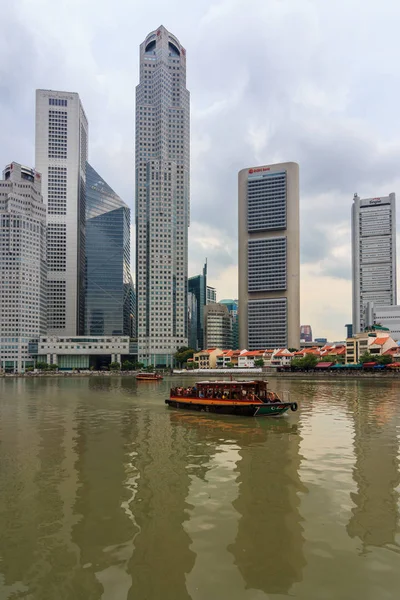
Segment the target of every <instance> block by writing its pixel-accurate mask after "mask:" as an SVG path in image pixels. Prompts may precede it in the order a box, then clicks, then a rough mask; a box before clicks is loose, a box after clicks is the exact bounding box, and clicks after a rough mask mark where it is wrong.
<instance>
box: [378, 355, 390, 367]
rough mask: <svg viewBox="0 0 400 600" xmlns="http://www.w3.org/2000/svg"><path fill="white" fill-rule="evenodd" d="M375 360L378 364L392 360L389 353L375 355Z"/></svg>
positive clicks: (388, 363)
mask: <svg viewBox="0 0 400 600" xmlns="http://www.w3.org/2000/svg"><path fill="white" fill-rule="evenodd" d="M376 362H377V363H378V365H390V363H392V362H393V356H391V355H390V354H384V355H383V356H377V358H376Z"/></svg>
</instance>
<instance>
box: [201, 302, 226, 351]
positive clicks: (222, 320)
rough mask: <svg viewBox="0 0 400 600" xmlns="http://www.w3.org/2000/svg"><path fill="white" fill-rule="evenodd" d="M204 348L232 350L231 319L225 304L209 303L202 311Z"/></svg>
mask: <svg viewBox="0 0 400 600" xmlns="http://www.w3.org/2000/svg"><path fill="white" fill-rule="evenodd" d="M204 338H205V342H204V348H205V349H206V348H221V350H231V349H232V318H231V316H230V314H229V310H228V308H227V307H226V306H225V304H217V303H216V302H210V304H207V306H206V307H205V309H204Z"/></svg>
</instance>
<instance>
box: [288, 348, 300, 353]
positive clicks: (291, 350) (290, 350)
mask: <svg viewBox="0 0 400 600" xmlns="http://www.w3.org/2000/svg"><path fill="white" fill-rule="evenodd" d="M288 350H289V352H298V348H288Z"/></svg>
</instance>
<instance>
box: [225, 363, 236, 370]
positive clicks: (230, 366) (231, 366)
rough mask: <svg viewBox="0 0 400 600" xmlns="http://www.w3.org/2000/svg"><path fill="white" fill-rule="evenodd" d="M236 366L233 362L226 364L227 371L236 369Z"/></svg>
mask: <svg viewBox="0 0 400 600" xmlns="http://www.w3.org/2000/svg"><path fill="white" fill-rule="evenodd" d="M234 367H235V365H234V364H233V363H232V362H228V363H226V368H227V369H234Z"/></svg>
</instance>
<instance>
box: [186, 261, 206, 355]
mask: <svg viewBox="0 0 400 600" xmlns="http://www.w3.org/2000/svg"><path fill="white" fill-rule="evenodd" d="M188 289H189V294H193V296H194V297H195V299H196V304H195V305H194V304H193V300H191V316H190V320H189V324H190V331H189V338H190V347H191V348H193V349H194V350H201V349H202V348H204V347H205V344H204V308H205V306H206V304H207V289H208V286H207V261H206V262H205V263H204V267H203V272H202V273H201V275H195V276H194V277H189V282H188ZM193 311H195V313H194V314H193Z"/></svg>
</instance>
